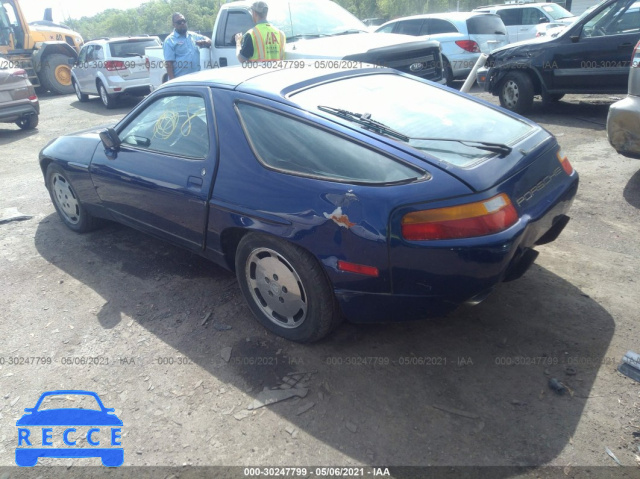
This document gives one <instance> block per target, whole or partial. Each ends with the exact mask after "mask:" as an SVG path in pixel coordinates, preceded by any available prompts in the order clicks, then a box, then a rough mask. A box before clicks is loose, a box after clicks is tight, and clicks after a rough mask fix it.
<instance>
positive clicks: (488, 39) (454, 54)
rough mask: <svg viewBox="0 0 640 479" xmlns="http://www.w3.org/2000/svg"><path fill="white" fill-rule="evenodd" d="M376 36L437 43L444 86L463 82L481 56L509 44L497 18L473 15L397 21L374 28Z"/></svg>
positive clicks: (409, 18)
mask: <svg viewBox="0 0 640 479" xmlns="http://www.w3.org/2000/svg"><path fill="white" fill-rule="evenodd" d="M376 33H400V34H404V35H413V36H419V37H420V38H421V39H424V40H437V41H438V42H440V47H441V50H442V61H443V63H444V65H443V67H444V69H445V78H446V80H447V85H450V84H451V82H452V81H453V80H455V79H465V78H466V77H467V75H469V72H470V71H471V69H472V68H473V66H474V65H475V64H476V62H477V61H478V57H479V56H480V54H481V53H491V52H492V51H493V50H495V49H496V48H498V47H502V46H504V45H506V44H508V43H509V39H508V36H507V30H506V28H505V25H504V23H503V22H502V20H501V19H500V17H499V16H498V15H492V14H489V13H477V12H452V13H435V14H425V15H414V16H412V17H403V18H397V19H395V20H392V21H390V22H387V23H385V24H384V25H382V26H380V27H378V29H377V30H376Z"/></svg>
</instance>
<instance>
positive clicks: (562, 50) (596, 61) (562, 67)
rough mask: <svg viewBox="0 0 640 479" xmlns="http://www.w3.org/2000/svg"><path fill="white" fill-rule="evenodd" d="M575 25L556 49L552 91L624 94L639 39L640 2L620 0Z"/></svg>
mask: <svg viewBox="0 0 640 479" xmlns="http://www.w3.org/2000/svg"><path fill="white" fill-rule="evenodd" d="M585 20H586V21H585V22H584V24H583V25H574V26H573V28H572V29H571V30H570V31H569V32H568V34H565V35H563V36H562V37H561V38H559V40H560V41H559V42H557V46H556V47H555V48H554V50H553V52H554V53H553V57H552V61H551V63H550V64H551V67H552V69H553V88H555V89H563V88H565V89H572V90H574V91H580V90H584V91H591V92H598V91H602V92H620V93H622V92H624V91H626V87H627V81H628V78H629V67H630V58H631V55H632V52H633V47H634V46H635V44H636V42H637V41H638V39H640V2H638V1H637V0H618V1H616V2H613V3H610V4H608V5H606V6H603V7H601V8H600V9H597V10H594V12H593V13H592V15H591V16H590V17H586V18H585Z"/></svg>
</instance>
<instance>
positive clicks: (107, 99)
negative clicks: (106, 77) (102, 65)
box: [98, 82, 116, 110]
mask: <svg viewBox="0 0 640 479" xmlns="http://www.w3.org/2000/svg"><path fill="white" fill-rule="evenodd" d="M98 94H99V95H100V100H102V104H103V105H104V106H105V108H106V109H107V110H111V109H112V108H115V106H116V97H115V96H114V95H110V94H109V93H107V89H106V88H105V86H104V85H103V84H102V82H98Z"/></svg>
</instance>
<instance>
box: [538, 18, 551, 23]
mask: <svg viewBox="0 0 640 479" xmlns="http://www.w3.org/2000/svg"><path fill="white" fill-rule="evenodd" d="M538 23H549V19H548V18H547V17H540V20H538Z"/></svg>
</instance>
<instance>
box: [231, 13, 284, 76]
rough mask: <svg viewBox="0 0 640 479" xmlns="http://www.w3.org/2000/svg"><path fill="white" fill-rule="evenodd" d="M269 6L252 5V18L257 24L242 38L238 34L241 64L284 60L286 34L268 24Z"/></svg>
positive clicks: (238, 53)
mask: <svg viewBox="0 0 640 479" xmlns="http://www.w3.org/2000/svg"><path fill="white" fill-rule="evenodd" d="M268 12H269V6H268V5H267V4H266V3H265V2H255V3H253V5H251V17H252V18H253V22H254V23H255V24H256V26H255V27H253V28H252V29H251V30H249V31H248V32H247V33H245V34H244V36H242V34H241V33H238V34H237V35H236V37H235V39H236V52H237V57H238V60H239V61H240V63H244V62H261V61H274V60H284V46H285V43H286V37H285V35H284V33H282V32H281V31H280V30H278V29H277V28H276V27H274V26H273V25H271V24H270V23H268V22H267V13H268Z"/></svg>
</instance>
